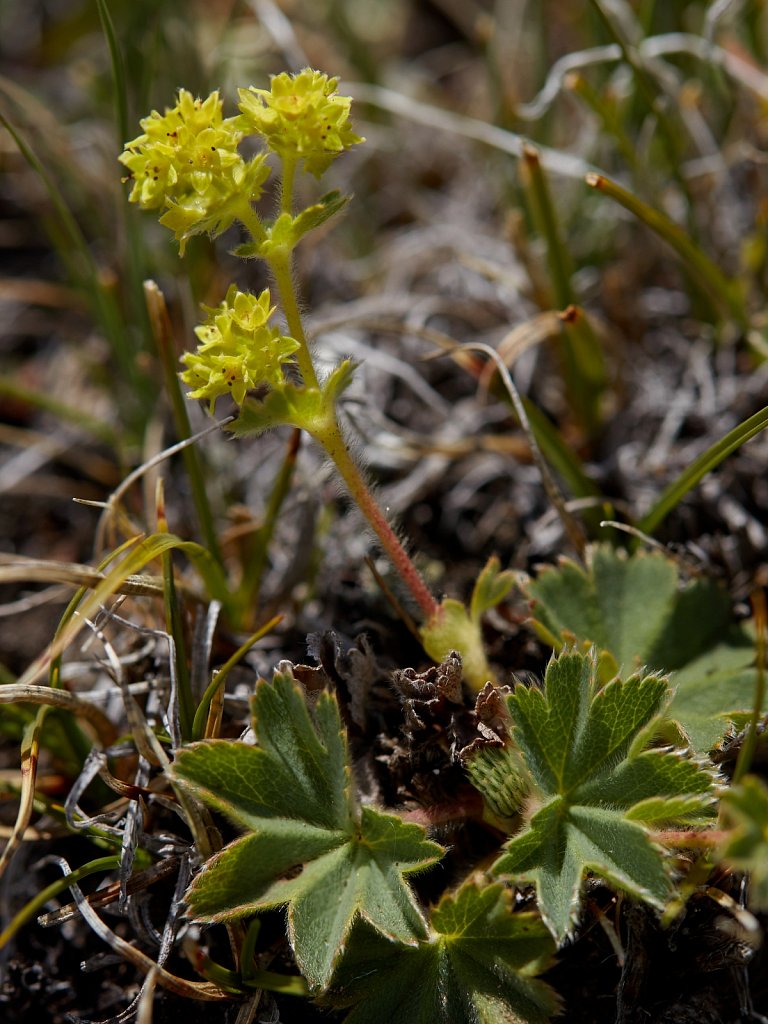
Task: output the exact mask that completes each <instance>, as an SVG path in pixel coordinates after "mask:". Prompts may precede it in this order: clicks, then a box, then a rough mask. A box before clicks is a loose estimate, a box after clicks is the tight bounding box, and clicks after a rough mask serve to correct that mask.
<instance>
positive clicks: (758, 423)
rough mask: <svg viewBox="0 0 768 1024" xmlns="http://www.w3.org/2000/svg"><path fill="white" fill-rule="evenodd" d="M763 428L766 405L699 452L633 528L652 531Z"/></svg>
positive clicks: (766, 421) (767, 422) (766, 424)
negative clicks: (696, 487)
mask: <svg viewBox="0 0 768 1024" xmlns="http://www.w3.org/2000/svg"><path fill="white" fill-rule="evenodd" d="M766 427H768V405H766V406H763V408H762V409H760V411H759V412H756V413H755V414H754V416H750V417H749V419H747V420H744V422H743V423H740V424H739V425H738V426H737V427H734V428H733V430H730V431H729V432H728V433H727V434H726V435H725V437H721V438H720V440H719V441H717V442H716V443H715V444H713V445H711V446H710V447H709V448H707V450H706V451H705V452H702V453H701V455H699V457H698V458H697V459H694V460H693V462H692V463H691V464H690V466H688V467H687V469H685V470H683V472H682V473H681V474H680V476H679V477H678V478H677V479H676V480H673V481H672V483H671V484H670V485H669V486H668V487H667V488H665V489H664V491H662V493H661V496H660V497H659V498H658V499H657V501H656V503H655V505H654V506H653V508H651V510H650V511H649V512H646V514H645V515H644V516H643V518H642V519H641V520H640V522H639V523H638V524H637V528H638V529H639V530H641V531H642V532H643V533H648V534H653V533H654V531H655V530H657V529H658V527H659V526H660V524H661V523H662V522H663V521H664V519H665V518H666V517H667V516H668V515H669V513H670V512H671V511H672V509H673V508H675V506H676V505H679V504H680V502H681V501H682V500H683V498H684V497H685V495H686V494H687V493H688V491H690V490H691V489H692V488H694V487H695V486H696V484H698V483H699V481H700V480H701V479H702V478H703V477H705V476H706V475H707V473H709V472H710V471H711V470H713V469H714V468H715V467H716V466H719V465H720V463H721V462H722V461H723V460H724V459H726V458H727V457H728V456H729V455H731V454H732V453H733V452H735V451H736V450H737V449H738V448H740V447H741V446H742V445H743V444H745V443H746V442H747V441H749V440H750V438H753V437H754V436H755V435H756V434H759V433H760V431H761V430H765V428H766Z"/></svg>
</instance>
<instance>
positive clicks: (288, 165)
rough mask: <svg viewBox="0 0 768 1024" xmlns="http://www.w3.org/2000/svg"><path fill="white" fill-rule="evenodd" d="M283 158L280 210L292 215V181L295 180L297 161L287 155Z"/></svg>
mask: <svg viewBox="0 0 768 1024" xmlns="http://www.w3.org/2000/svg"><path fill="white" fill-rule="evenodd" d="M282 160H283V180H282V187H281V189H280V212H281V213H287V214H288V215H289V216H293V183H294V181H295V180H296V167H297V166H298V161H297V160H296V159H290V158H289V157H287V156H284V157H283V158H282Z"/></svg>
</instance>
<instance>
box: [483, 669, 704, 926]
mask: <svg viewBox="0 0 768 1024" xmlns="http://www.w3.org/2000/svg"><path fill="white" fill-rule="evenodd" d="M668 696H669V693H668V686H667V683H666V680H664V679H663V678H661V677H659V676H655V675H642V674H638V675H634V676H630V678H629V679H626V680H621V679H616V680H613V681H612V682H610V683H609V684H607V685H606V686H602V687H601V686H600V685H599V681H598V676H597V659H596V658H595V657H594V655H590V656H587V655H584V654H580V653H576V652H569V653H565V654H562V655H560V656H559V657H557V658H553V659H552V661H550V664H549V666H548V668H547V673H546V677H545V683H544V690H543V691H542V690H538V689H536V688H533V687H525V686H518V687H517V688H516V690H515V691H514V693H512V694H511V695H510V696H509V697H508V698H507V704H508V707H509V712H510V716H511V718H512V723H513V738H514V740H515V742H516V743H517V745H518V747H519V750H520V755H521V758H522V761H523V764H524V765H525V767H526V769H527V771H528V772H529V774H530V782H531V793H532V795H531V799H530V809H529V812H528V813H529V820H528V823H527V826H526V828H524V830H523V831H522V832H521V833H519V834H518V835H516V836H514V837H512V838H511V839H510V840H508V842H507V844H506V846H505V852H504V854H502V856H501V857H500V858H499V859H498V860H497V861H496V863H495V864H494V866H493V870H494V872H496V873H498V874H504V875H511V876H513V877H515V878H521V879H526V880H528V881H531V882H534V883H535V885H536V889H537V895H538V902H539V909H540V910H541V913H542V916H543V918H544V920H545V921H546V923H547V925H548V927H549V928H550V929H551V931H552V933H553V935H554V936H555V937H556V939H557V940H558V941H559V942H562V941H563V940H564V939H565V938H566V937H567V936H568V934H569V933H570V932H571V931H572V929H573V927H574V925H575V923H576V918H577V915H578V909H579V895H580V890H581V883H582V879H583V877H584V875H585V873H586V872H588V871H591V872H594V873H595V874H598V875H600V876H601V877H603V878H605V879H607V880H608V881H609V882H611V883H612V884H613V885H615V886H618V887H619V888H621V889H624V890H626V891H627V892H629V893H630V894H632V895H634V896H635V897H637V898H639V899H642V900H645V901H646V902H648V903H650V904H652V905H653V906H656V907H658V908H661V907H662V906H663V904H664V901H665V899H666V897H667V895H668V893H669V889H670V883H669V880H668V878H667V874H666V872H665V866H664V862H663V857H662V854H661V851H660V850H659V849H658V848H657V847H656V846H654V844H653V843H652V841H651V839H650V837H649V835H648V833H647V832H646V830H645V828H644V825H646V824H650V823H651V822H659V821H663V822H665V823H670V824H680V823H689V824H690V823H691V822H692V821H694V822H695V821H699V820H701V819H703V818H704V819H705V818H706V815H707V811H708V808H709V807H710V805H711V804H712V802H713V800H714V793H713V777H712V774H711V773H710V772H708V771H706V770H704V769H703V768H702V767H701V766H700V765H699V764H698V763H697V762H695V761H692V760H689V759H686V758H684V757H683V756H682V755H681V754H680V753H670V752H669V751H663V750H647V751H642V752H641V751H638V750H636V749H635V747H636V746H637V745H638V741H639V738H640V737H641V736H642V733H643V730H644V729H645V728H646V727H647V725H648V723H649V722H650V721H651V720H652V719H653V718H654V716H656V715H658V714H659V712H660V711H661V710H662V709H663V707H664V704H665V702H666V701H667V699H668Z"/></svg>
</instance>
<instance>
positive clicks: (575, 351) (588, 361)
mask: <svg viewBox="0 0 768 1024" xmlns="http://www.w3.org/2000/svg"><path fill="white" fill-rule="evenodd" d="M520 178H521V181H522V183H523V187H524V188H525V193H526V197H527V199H528V203H529V205H530V208H531V213H532V215H533V220H534V223H535V224H536V226H537V228H538V230H539V232H540V234H541V235H542V236H543V238H544V239H545V241H546V245H547V266H548V268H549V277H550V282H551V285H552V292H553V297H554V301H555V305H556V306H557V307H558V308H559V309H561V310H565V309H568V308H571V307H575V306H576V304H577V296H576V294H575V292H574V289H573V285H572V283H571V280H572V277H573V263H572V261H571V257H570V253H569V252H568V249H567V247H566V245H565V243H564V241H563V237H562V234H561V231H560V225H559V220H558V214H557V210H556V209H555V206H554V203H553V202H552V196H551V193H550V190H549V184H548V182H547V178H546V175H545V173H544V169H543V168H542V166H541V160H540V158H539V152H538V150H537V149H536V147H535V146H531V145H530V144H528V143H526V144H525V145H524V147H523V159H522V162H521V164H520ZM560 355H561V359H562V366H563V377H564V379H565V386H566V390H567V392H568V396H569V400H570V405H571V408H573V409H574V410H575V411H576V413H577V415H578V417H579V419H580V420H581V422H582V423H583V425H584V426H585V428H586V429H587V430H588V432H589V433H594V432H595V430H596V429H597V426H598V424H599V419H600V412H599V401H600V392H601V390H602V387H603V381H604V376H605V374H604V370H603V365H602V354H601V351H600V344H599V342H598V340H597V338H596V337H595V334H594V331H593V330H592V328H591V327H590V325H589V321H588V320H587V319H586V317H584V316H581V317H579V318H570V322H569V323H566V321H564V322H563V331H562V333H561V335H560Z"/></svg>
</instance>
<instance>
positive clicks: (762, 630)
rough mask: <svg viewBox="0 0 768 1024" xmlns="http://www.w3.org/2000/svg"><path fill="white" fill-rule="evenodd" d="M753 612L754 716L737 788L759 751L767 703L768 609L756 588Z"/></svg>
mask: <svg viewBox="0 0 768 1024" xmlns="http://www.w3.org/2000/svg"><path fill="white" fill-rule="evenodd" d="M752 610H753V613H754V617H755V647H756V651H757V653H756V657H755V697H754V701H753V705H752V714H751V716H750V719H749V722H748V724H747V731H746V736H745V737H744V742H743V743H742V745H741V750H740V751H739V756H738V757H737V758H736V766H735V768H734V770H733V779H732V784H733V785H734V786H735V785H736V784H737V783H738V782H740V781H741V780H742V779H743V778H744V776H745V775H746V773H747V772H748V771H749V769H750V766H751V764H752V761H753V759H754V756H755V751H756V750H757V741H758V736H759V733H758V726H759V724H760V719H761V718H762V715H763V704H764V702H765V642H766V634H767V633H768V608H766V601H765V591H764V590H762V589H761V588H756V589H755V591H754V593H753V594H752Z"/></svg>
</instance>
